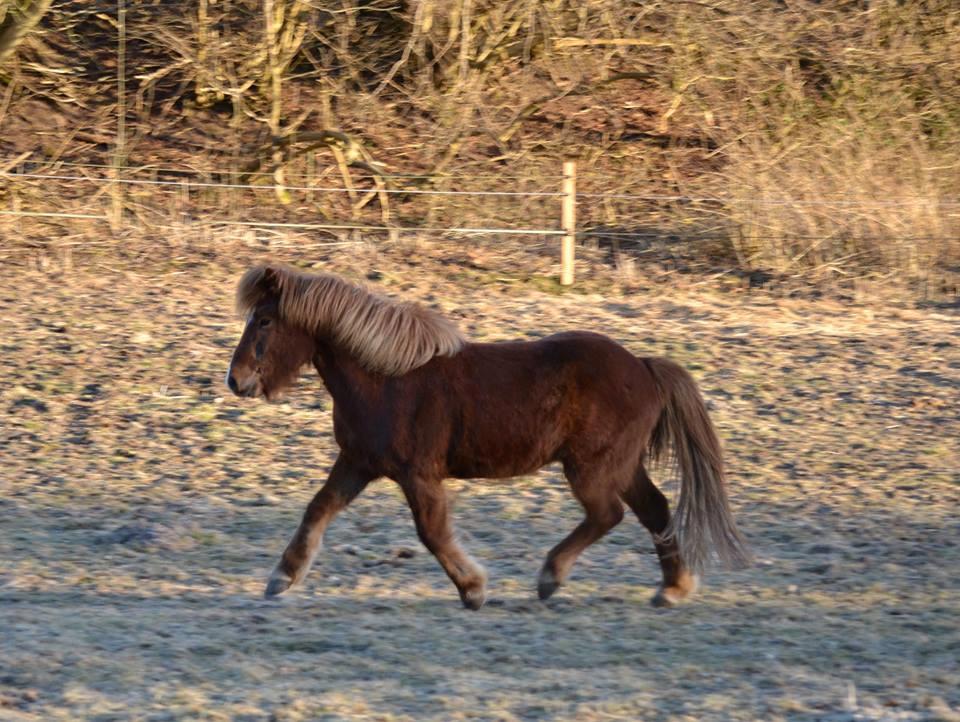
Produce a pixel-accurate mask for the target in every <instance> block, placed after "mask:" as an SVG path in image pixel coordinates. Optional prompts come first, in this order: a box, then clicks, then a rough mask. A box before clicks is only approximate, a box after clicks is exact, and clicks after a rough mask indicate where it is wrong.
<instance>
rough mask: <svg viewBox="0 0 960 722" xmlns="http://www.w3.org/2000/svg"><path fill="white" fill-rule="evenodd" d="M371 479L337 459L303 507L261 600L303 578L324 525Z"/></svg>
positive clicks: (342, 459)
mask: <svg viewBox="0 0 960 722" xmlns="http://www.w3.org/2000/svg"><path fill="white" fill-rule="evenodd" d="M371 479H372V477H371V476H370V475H369V474H366V473H364V472H361V471H360V470H358V469H356V468H355V467H354V466H353V465H352V464H350V463H349V462H348V461H346V460H345V459H344V458H343V456H340V457H338V458H337V461H336V462H335V463H334V465H333V469H331V470H330V477H329V478H328V479H327V483H326V484H324V485H323V488H322V489H320V491H318V492H317V494H316V496H314V497H313V500H312V501H311V502H310V503H309V504H308V505H307V510H306V511H305V512H304V514H303V520H302V521H301V522H300V526H299V527H297V531H296V533H294V535H293V539H291V540H290V543H289V544H288V545H287V548H286V549H285V550H284V552H283V556H282V557H280V562H279V563H278V564H277V566H276V568H275V569H274V570H273V573H272V574H271V575H270V578H269V579H268V580H267V588H266V590H265V592H264V596H267V597H274V596H276V595H278V594H282V593H283V592H285V591H287V589H289V588H290V587H291V586H293V585H294V584H296V583H297V582H299V581H301V580H302V579H303V578H304V577H305V576H306V574H307V571H308V570H309V569H310V564H311V562H312V561H313V557H314V556H315V555H316V553H317V550H318V549H319V548H320V542H321V541H322V540H323V532H324V530H326V528H327V525H328V524H329V523H330V521H331V520H332V519H333V517H334V516H335V515H336V514H337V512H339V511H340V510H341V509H343V508H344V507H345V506H346V505H347V504H349V503H350V502H351V501H353V500H354V499H355V498H356V496H357V494H359V493H360V492H361V491H363V489H364V487H365V486H366V485H367V484H368V483H369V482H370V481H371Z"/></svg>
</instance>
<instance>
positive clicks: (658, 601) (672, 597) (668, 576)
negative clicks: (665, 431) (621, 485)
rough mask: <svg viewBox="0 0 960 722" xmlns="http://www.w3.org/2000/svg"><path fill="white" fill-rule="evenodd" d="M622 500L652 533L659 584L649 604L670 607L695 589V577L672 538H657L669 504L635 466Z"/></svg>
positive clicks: (662, 529)
mask: <svg viewBox="0 0 960 722" xmlns="http://www.w3.org/2000/svg"><path fill="white" fill-rule="evenodd" d="M623 500H624V501H625V502H627V505H628V506H629V507H630V508H631V509H632V510H633V513H634V514H636V515H637V518H638V519H639V520H640V523H641V524H643V525H644V526H645V527H646V528H647V530H648V531H649V532H650V533H651V534H652V535H653V542H654V546H655V547H656V550H657V556H658V557H659V558H660V569H661V570H662V571H663V584H662V585H661V586H660V588H659V589H658V590H657V593H656V594H655V595H654V597H653V599H651V600H650V602H651V604H653V606H655V607H672V606H673V605H674V604H676V603H677V602H679V601H680V600H681V599H683V598H684V597H686V596H688V595H689V594H691V593H692V592H694V591H696V588H697V578H696V577H695V576H694V575H693V574H691V573H690V572H689V571H687V568H686V567H685V566H684V563H683V559H682V558H681V557H680V551H679V549H678V548H677V542H676V539H670V540H667V541H661V539H660V535H661V534H662V533H663V532H664V530H665V529H666V528H667V525H668V524H669V523H670V506H669V504H668V502H667V498H666V497H665V496H664V495H663V493H662V492H661V491H660V490H659V489H658V488H657V487H656V486H654V484H653V482H652V481H651V480H650V477H649V476H648V475H647V471H646V469H644V468H643V465H642V464H641V465H640V466H639V467H637V471H636V474H635V475H634V478H633V482H632V483H631V484H630V485H629V486H628V487H627V488H626V490H625V491H624V492H623Z"/></svg>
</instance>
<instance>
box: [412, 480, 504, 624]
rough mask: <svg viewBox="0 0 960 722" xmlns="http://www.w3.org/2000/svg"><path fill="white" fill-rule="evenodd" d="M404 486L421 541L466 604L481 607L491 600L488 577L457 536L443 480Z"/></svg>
mask: <svg viewBox="0 0 960 722" xmlns="http://www.w3.org/2000/svg"><path fill="white" fill-rule="evenodd" d="M400 486H401V488H402V489H403V493H404V495H405V496H406V497H407V503H409V504H410V510H411V511H412V512H413V521H414V523H415V524H416V525H417V535H418V536H419V537H420V541H422V542H423V545H424V546H425V547H426V548H427V549H429V550H430V552H431V553H432V554H433V555H434V556H435V557H436V558H437V561H438V562H440V566H442V567H443V570H444V571H445V572H446V573H447V576H448V577H450V579H451V581H452V582H453V583H454V584H455V585H456V587H457V591H458V592H460V600H461V601H462V602H463V606H465V607H466V608H467V609H480V607H482V606H483V604H484V602H486V600H487V590H486V585H487V578H486V575H485V574H484V572H483V569H482V568H481V567H480V566H479V565H478V564H477V563H476V562H474V561H473V560H472V559H471V558H470V557H469V556H468V555H467V553H466V552H464V551H463V549H462V548H461V547H460V545H459V544H458V543H457V540H456V538H455V537H454V534H453V525H452V524H451V522H450V510H449V507H448V504H447V495H446V492H445V491H444V488H443V482H441V481H424V480H422V479H413V480H408V481H403V482H401V483H400Z"/></svg>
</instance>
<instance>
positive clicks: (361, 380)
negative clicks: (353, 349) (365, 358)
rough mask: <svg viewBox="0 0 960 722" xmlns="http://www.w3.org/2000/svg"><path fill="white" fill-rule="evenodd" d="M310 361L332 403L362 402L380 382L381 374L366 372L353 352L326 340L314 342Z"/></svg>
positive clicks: (376, 388)
mask: <svg viewBox="0 0 960 722" xmlns="http://www.w3.org/2000/svg"><path fill="white" fill-rule="evenodd" d="M313 365H314V366H315V367H316V369H317V373H319V374H320V378H322V379H323V384H324V386H326V387H327V391H329V392H330V395H331V396H332V397H333V401H334V403H336V402H338V401H339V402H341V403H343V402H346V401H351V402H354V403H355V402H362V401H363V400H364V399H366V398H369V396H370V395H372V394H376V393H377V391H378V390H379V389H380V387H381V386H382V384H383V379H382V377H380V376H377V375H375V374H372V373H370V372H369V371H367V370H366V369H364V368H363V367H362V366H361V365H360V363H359V362H358V361H357V360H356V359H355V358H353V356H351V355H350V354H348V353H346V352H345V351H343V350H342V349H339V348H337V347H336V346H334V345H333V344H330V343H326V342H324V343H320V344H318V345H317V352H316V354H315V355H314V357H313Z"/></svg>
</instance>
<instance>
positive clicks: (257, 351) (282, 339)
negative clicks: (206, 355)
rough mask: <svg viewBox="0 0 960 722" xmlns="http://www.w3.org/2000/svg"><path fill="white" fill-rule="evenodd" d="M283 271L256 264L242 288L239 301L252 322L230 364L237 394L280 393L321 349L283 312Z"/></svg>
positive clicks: (269, 395) (272, 395) (268, 396)
mask: <svg viewBox="0 0 960 722" xmlns="http://www.w3.org/2000/svg"><path fill="white" fill-rule="evenodd" d="M277 274H278V272H277V271H275V270H274V269H272V268H269V267H263V266H261V267H257V268H254V269H251V270H250V271H248V272H247V274H246V275H245V276H244V277H243V279H242V280H241V281H240V285H239V287H238V289H237V307H238V309H240V310H241V311H243V312H245V314H246V318H247V325H246V327H245V328H244V329H243V335H242V336H241V337H240V341H239V343H238V344H237V348H236V349H235V350H234V352H233V358H232V359H231V360H230V368H229V369H227V378H226V382H227V386H229V387H230V390H231V391H233V393H235V394H236V395H237V396H250V397H256V396H263V397H264V398H266V399H267V400H270V399H273V398H275V397H276V396H277V395H279V394H280V393H281V392H282V391H283V390H284V389H286V388H287V387H289V386H290V385H291V384H293V382H294V381H296V379H297V377H298V376H299V374H300V369H301V368H302V367H303V366H304V365H305V364H308V363H310V360H311V359H312V357H313V354H314V350H315V346H316V344H315V342H314V340H313V338H312V336H311V335H310V334H309V333H308V332H307V331H305V330H303V329H302V328H300V327H298V326H295V325H293V324H291V323H289V322H287V321H286V320H285V319H284V317H283V315H282V314H281V312H280V311H281V293H280V284H279V277H278V275H277Z"/></svg>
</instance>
